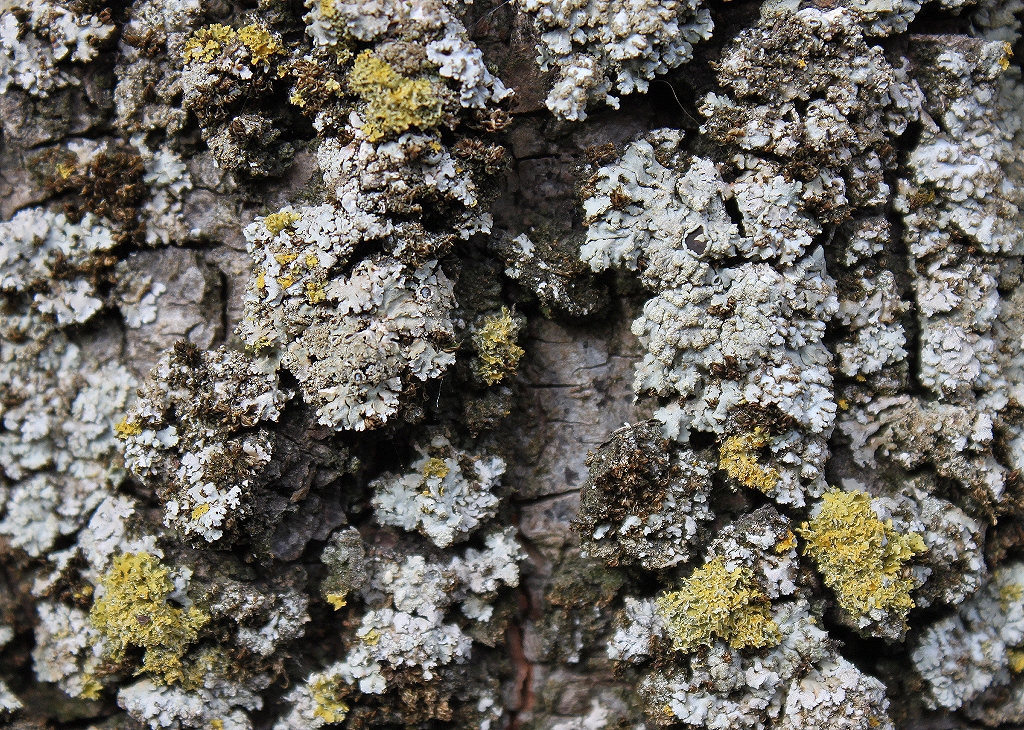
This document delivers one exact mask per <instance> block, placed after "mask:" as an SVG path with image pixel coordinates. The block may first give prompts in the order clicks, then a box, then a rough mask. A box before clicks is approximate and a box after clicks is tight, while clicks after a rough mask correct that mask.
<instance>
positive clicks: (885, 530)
mask: <svg viewBox="0 0 1024 730" xmlns="http://www.w3.org/2000/svg"><path fill="white" fill-rule="evenodd" d="M798 532H799V533H800V536H801V537H803V538H804V540H806V545H805V547H804V554H805V555H810V556H811V558H812V559H813V560H814V561H815V562H816V563H817V564H818V569H819V570H821V572H822V573H823V574H824V576H825V584H826V585H828V586H829V587H830V588H831V589H832V590H834V591H835V592H836V597H837V598H838V599H839V605H840V606H841V607H842V608H843V609H845V610H846V611H847V612H848V613H850V614H851V615H853V616H856V617H861V616H865V615H867V614H868V613H869V612H870V611H872V610H873V609H881V610H883V611H886V612H894V613H895V614H896V615H897V616H899V617H900V618H902V619H905V618H906V616H907V613H908V612H909V611H910V609H912V608H913V607H914V601H913V599H912V598H911V597H910V591H911V590H912V589H913V588H914V584H913V582H912V581H911V579H910V576H909V574H908V571H906V570H905V569H904V568H905V566H906V564H907V562H908V561H909V560H910V559H911V558H913V557H914V556H915V555H917V554H919V553H923V552H924V551H925V550H926V548H925V544H924V540H922V539H921V536H920V535H918V534H917V533H916V532H911V533H908V534H906V535H901V534H900V533H899V532H897V531H896V530H895V528H893V526H892V520H885V521H884V522H883V521H882V520H880V519H879V518H878V516H877V515H876V514H875V512H874V510H872V509H871V497H869V496H868V495H867V494H866V493H864V492H844V491H842V490H839V489H831V490H829V491H828V492H826V493H825V495H824V497H823V498H822V501H821V511H820V512H819V514H818V516H817V517H815V518H814V519H812V520H810V521H809V522H805V523H803V525H802V526H801V528H800V530H798Z"/></svg>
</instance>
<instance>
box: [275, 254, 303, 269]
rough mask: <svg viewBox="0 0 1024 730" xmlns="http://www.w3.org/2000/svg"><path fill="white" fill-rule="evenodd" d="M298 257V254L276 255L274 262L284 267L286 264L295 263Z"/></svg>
mask: <svg viewBox="0 0 1024 730" xmlns="http://www.w3.org/2000/svg"><path fill="white" fill-rule="evenodd" d="M298 257H299V255H298V254H297V253H275V254H274V261H276V262H277V263H279V264H281V265H282V266H283V265H285V264H290V263H291V262H292V261H294V260H295V259H297V258H298Z"/></svg>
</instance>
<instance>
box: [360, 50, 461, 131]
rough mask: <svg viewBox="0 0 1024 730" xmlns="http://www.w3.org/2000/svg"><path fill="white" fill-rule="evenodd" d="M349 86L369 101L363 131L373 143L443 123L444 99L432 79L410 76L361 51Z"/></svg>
mask: <svg viewBox="0 0 1024 730" xmlns="http://www.w3.org/2000/svg"><path fill="white" fill-rule="evenodd" d="M348 86H349V89H351V90H352V92H353V93H355V94H356V95H358V96H359V98H360V99H362V100H363V101H364V102H366V109H365V110H364V112H363V132H365V133H366V136H367V137H368V138H369V139H370V141H371V142H377V141H380V140H381V139H383V138H384V137H387V136H388V135H393V134H401V133H402V132H405V131H406V130H408V129H410V128H412V127H418V128H419V129H430V128H431V127H436V126H437V125H438V124H439V123H440V122H441V112H442V102H441V98H440V97H439V96H438V94H437V92H436V90H435V89H434V85H433V83H431V82H430V80H429V79H425V78H418V79H410V78H408V77H406V76H403V75H402V74H400V73H398V72H397V71H396V70H395V69H394V67H393V66H392V65H391V64H389V63H387V62H386V61H382V60H380V59H379V58H377V57H376V56H374V55H373V53H372V52H371V51H363V52H362V53H360V54H359V55H358V56H357V57H356V60H355V63H354V64H353V65H352V71H351V72H350V73H349V75H348Z"/></svg>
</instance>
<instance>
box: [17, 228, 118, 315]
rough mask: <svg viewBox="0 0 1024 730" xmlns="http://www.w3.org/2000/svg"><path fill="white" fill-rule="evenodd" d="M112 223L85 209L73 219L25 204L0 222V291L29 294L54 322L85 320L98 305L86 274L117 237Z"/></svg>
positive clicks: (111, 246)
mask: <svg viewBox="0 0 1024 730" xmlns="http://www.w3.org/2000/svg"><path fill="white" fill-rule="evenodd" d="M111 229H112V224H111V223H110V221H105V220H102V219H100V218H97V217H96V216H95V215H93V214H92V213H86V214H85V215H84V216H82V219H81V220H80V221H78V222H77V223H74V222H72V221H71V220H69V219H68V217H67V216H66V215H65V214H64V213H52V212H50V211H48V210H46V209H45V208H27V209H25V210H22V211H19V212H18V213H17V214H15V216H14V217H13V218H12V219H11V220H10V221H7V222H4V223H0V290H2V291H5V292H23V293H31V296H32V300H33V303H34V304H35V306H36V307H38V309H39V311H41V312H45V313H47V314H52V315H53V316H54V317H56V319H57V322H58V324H61V325H66V324H72V323H76V322H85V321H86V320H88V319H89V318H90V317H92V316H93V315H94V314H96V312H98V311H99V310H100V308H101V307H102V306H103V299H101V298H100V297H99V296H97V291H96V288H95V284H94V281H93V280H92V278H91V277H89V276H88V275H87V274H86V275H83V274H82V273H78V272H88V270H89V269H90V268H91V267H92V266H95V261H94V260H95V259H96V258H97V257H99V256H103V255H105V254H106V253H107V252H108V251H110V249H112V248H113V247H114V246H115V245H116V243H117V241H116V240H115V238H114V235H113V231H112V230H111Z"/></svg>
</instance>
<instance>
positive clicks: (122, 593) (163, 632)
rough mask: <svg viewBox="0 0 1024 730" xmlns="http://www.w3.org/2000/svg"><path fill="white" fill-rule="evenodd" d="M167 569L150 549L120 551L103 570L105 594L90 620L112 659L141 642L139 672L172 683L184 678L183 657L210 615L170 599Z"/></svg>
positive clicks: (122, 654) (115, 660)
mask: <svg viewBox="0 0 1024 730" xmlns="http://www.w3.org/2000/svg"><path fill="white" fill-rule="evenodd" d="M169 575H170V571H169V570H168V569H167V568H165V567H164V566H162V565H161V564H160V561H159V560H158V559H157V558H156V557H154V556H153V555H150V554H149V553H126V554H124V555H119V556H118V557H116V558H114V564H113V567H111V569H110V571H109V572H108V573H107V574H106V575H105V576H103V588H104V594H103V597H102V598H99V599H98V600H97V601H96V603H94V604H93V607H92V611H90V613H89V620H90V621H91V622H92V625H93V626H95V627H96V629H97V630H98V631H99V632H100V633H101V634H102V635H103V636H104V637H105V638H106V640H107V654H108V657H109V658H110V659H111V660H112V661H114V662H121V661H124V659H125V656H126V652H127V650H128V648H129V647H130V646H135V647H139V648H141V649H143V650H144V651H145V655H144V657H143V660H142V667H141V668H139V670H138V672H137V673H140V674H141V673H142V672H150V673H152V674H153V675H155V676H156V677H158V678H160V679H162V680H163V681H164V682H167V683H172V682H178V681H181V680H182V679H183V677H184V674H183V672H182V663H181V658H182V656H183V655H184V654H185V652H186V650H187V649H188V647H189V646H190V645H191V644H193V643H195V641H196V639H197V638H198V635H199V629H201V628H202V627H203V626H204V625H205V624H206V622H207V621H209V620H210V617H209V616H208V615H207V614H205V613H203V612H202V611H200V610H199V609H198V608H196V607H195V606H192V607H191V608H188V609H184V608H176V607H175V606H173V605H171V604H170V603H169V602H168V600H167V599H168V598H169V597H170V595H171V593H172V592H173V591H174V584H173V583H171V579H170V577H169Z"/></svg>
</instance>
